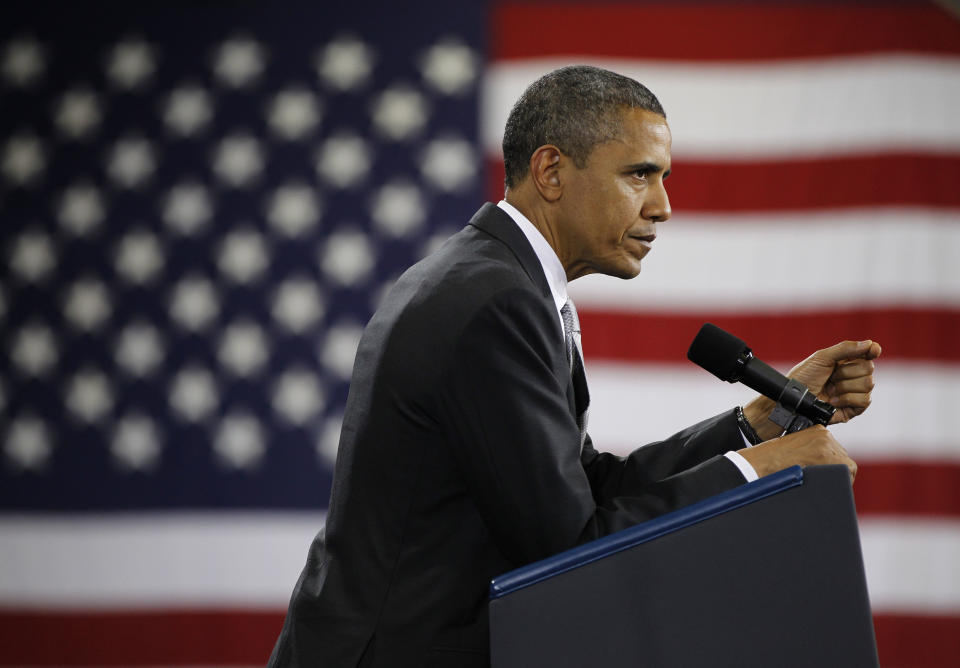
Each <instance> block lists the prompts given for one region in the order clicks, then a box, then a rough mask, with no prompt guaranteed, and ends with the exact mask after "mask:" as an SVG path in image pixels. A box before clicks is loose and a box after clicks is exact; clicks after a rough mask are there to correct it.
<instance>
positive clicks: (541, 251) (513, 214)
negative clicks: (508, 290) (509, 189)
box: [497, 199, 568, 314]
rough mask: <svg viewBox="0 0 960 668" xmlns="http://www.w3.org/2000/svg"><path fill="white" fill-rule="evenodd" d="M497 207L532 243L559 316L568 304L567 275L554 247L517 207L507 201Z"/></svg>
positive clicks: (501, 201) (502, 201)
mask: <svg viewBox="0 0 960 668" xmlns="http://www.w3.org/2000/svg"><path fill="white" fill-rule="evenodd" d="M497 206H498V207H500V208H501V209H503V210H504V211H505V212H506V213H507V215H508V216H510V218H511V219H513V222H515V223H516V224H517V227H519V228H520V231H521V232H523V236H525V237H526V238H527V241H529V242H530V246H532V247H533V252H534V253H536V255H537V259H538V260H540V266H541V267H543V274H544V276H546V277H547V284H548V285H549V286H550V294H551V295H553V301H554V304H555V305H556V307H557V314H559V313H560V309H561V308H563V305H564V304H566V303H567V299H568V297H567V273H566V272H565V271H564V270H563V265H562V264H560V258H558V257H557V254H556V252H554V250H553V247H552V246H550V244H549V243H548V242H547V239H546V237H544V236H543V234H542V233H541V232H540V230H538V229H537V228H536V227H535V226H534V224H533V223H531V222H530V220H529V219H528V218H527V217H526V216H524V215H523V214H522V213H520V211H519V210H518V209H517V207H515V206H513V205H512V204H510V203H509V202H508V201H507V200H505V199H504V200H500V202H498V203H497Z"/></svg>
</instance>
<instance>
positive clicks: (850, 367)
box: [830, 359, 876, 382]
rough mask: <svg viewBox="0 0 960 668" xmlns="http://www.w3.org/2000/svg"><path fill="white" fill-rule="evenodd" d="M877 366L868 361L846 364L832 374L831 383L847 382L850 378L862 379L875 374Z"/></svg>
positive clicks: (862, 360) (854, 361)
mask: <svg viewBox="0 0 960 668" xmlns="http://www.w3.org/2000/svg"><path fill="white" fill-rule="evenodd" d="M875 368H876V365H875V364H874V363H873V362H872V361H870V360H867V359H859V360H853V361H852V362H844V363H842V364H840V365H838V366H837V368H836V369H834V371H833V373H832V374H830V381H831V382H834V381H839V380H845V379H848V378H860V377H862V376H869V375H871V374H873V371H874V369H875Z"/></svg>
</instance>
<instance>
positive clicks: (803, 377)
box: [743, 340, 881, 440]
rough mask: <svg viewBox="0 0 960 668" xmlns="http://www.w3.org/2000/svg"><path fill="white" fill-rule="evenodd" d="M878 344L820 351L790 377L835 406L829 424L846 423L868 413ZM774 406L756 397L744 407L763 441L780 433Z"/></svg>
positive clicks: (848, 344)
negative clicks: (772, 419)
mask: <svg viewBox="0 0 960 668" xmlns="http://www.w3.org/2000/svg"><path fill="white" fill-rule="evenodd" d="M880 352H881V348H880V344H879V343H877V342H875V341H870V340H867V341H841V342H840V343H838V344H836V345H834V346H830V347H829V348H824V349H823V350H818V351H817V352H815V353H813V354H812V355H810V357H808V358H807V359H805V360H803V361H802V362H800V364H798V365H797V366H795V367H793V369H791V370H790V373H789V374H787V375H788V376H789V377H790V378H795V379H796V380H798V381H800V382H801V383H803V384H804V385H806V386H807V387H808V388H810V391H811V392H813V393H814V394H816V395H817V398H818V399H820V400H822V401H826V402H828V403H829V404H831V405H832V406H836V408H837V412H836V413H834V414H833V418H832V419H831V420H830V424H837V423H840V422H847V421H848V420H850V419H852V418H854V417H856V416H857V415H860V414H861V413H862V412H864V411H865V410H867V407H868V406H869V405H870V392H871V391H872V390H873V386H874V381H873V369H874V364H873V360H875V359H876V358H877V357H879V356H880ZM773 407H774V402H773V401H771V400H770V399H767V398H766V397H757V398H756V399H754V400H753V401H751V402H750V403H749V404H747V405H746V406H744V407H743V412H744V416H745V417H746V418H747V419H748V420H749V421H750V424H751V425H752V426H753V427H754V429H756V431H757V433H758V434H760V436H761V438H763V439H764V440H766V439H768V438H773V437H774V436H775V435H776V433H778V432H777V430H778V429H779V428H778V427H777V425H775V424H773V423H772V422H770V421H769V420H768V419H767V418H768V417H769V415H770V411H771V410H773Z"/></svg>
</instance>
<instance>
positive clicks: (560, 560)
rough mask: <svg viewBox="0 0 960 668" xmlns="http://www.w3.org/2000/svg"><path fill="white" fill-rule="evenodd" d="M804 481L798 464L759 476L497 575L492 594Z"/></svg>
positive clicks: (498, 595) (572, 566)
mask: <svg viewBox="0 0 960 668" xmlns="http://www.w3.org/2000/svg"><path fill="white" fill-rule="evenodd" d="M802 484H803V469H802V468H800V467H799V466H791V467H790V468H788V469H784V470H783V471H778V472H777V473H773V474H771V475H768V476H764V477H763V478H760V479H759V480H754V481H753V482H749V483H745V484H743V485H740V486H739V487H735V488H733V489H730V490H727V491H726V492H721V493H720V494H715V495H714V496H711V497H709V498H707V499H704V500H703V501H698V502H697V503H694V504H691V505H689V506H686V507H685V508H679V509H678V510H674V511H672V512H669V513H666V514H665V515H661V516H660V517H656V518H654V519H652V520H649V521H647V522H642V523H640V524H637V525H635V526H632V527H629V528H627V529H623V530H622V531H618V532H616V533H613V534H610V535H609V536H604V537H602V538H598V539H597V540H593V541H590V542H589V543H586V544H584V545H579V546H577V547H574V548H571V549H569V550H566V551H564V552H560V553H559V554H555V555H554V556H552V557H548V558H546V559H543V560H541V561H536V562H534V563H532V564H528V565H526V566H522V567H521V568H518V569H516V570H513V571H509V572H507V573H504V574H503V575H498V576H497V577H495V578H494V579H493V580H492V581H491V582H490V598H491V599H496V598H500V597H501V596H505V595H507V594H510V593H512V592H515V591H517V590H519V589H523V588H525V587H529V586H530V585H533V584H536V583H538V582H541V581H543V580H546V579H548V578H551V577H554V576H555V575H560V574H561V573H565V572H567V571H569V570H573V569H574V568H578V567H580V566H585V565H587V564H590V563H593V562H594V561H597V560H599V559H603V558H604V557H607V556H610V555H612V554H616V553H617V552H621V551H623V550H626V549H628V548H631V547H633V546H635V545H640V544H641V543H646V542H647V541H651V540H653V539H655V538H659V537H660V536H664V535H666V534H669V533H673V532H674V531H678V530H680V529H683V528H684V527H688V526H691V525H693V524H697V523H698V522H703V521H704V520H708V519H710V518H711V517H715V516H717V515H720V514H721V513H725V512H728V511H730V510H734V509H736V508H740V507H741V506H745V505H748V504H750V503H754V502H756V501H759V500H761V499H764V498H766V497H768V496H772V495H773V494H778V493H780V492H783V491H786V490H788V489H791V488H793V487H797V486H799V485H802Z"/></svg>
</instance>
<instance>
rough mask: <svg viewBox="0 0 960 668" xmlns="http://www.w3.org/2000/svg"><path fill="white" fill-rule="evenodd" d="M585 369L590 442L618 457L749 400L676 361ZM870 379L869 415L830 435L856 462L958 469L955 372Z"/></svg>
mask: <svg viewBox="0 0 960 668" xmlns="http://www.w3.org/2000/svg"><path fill="white" fill-rule="evenodd" d="M637 345H643V342H642V341H639V342H638V343H637ZM811 352H813V351H811ZM765 361H767V362H769V363H770V364H774V363H775V361H774V360H765ZM797 361H799V360H797ZM777 366H778V368H780V369H781V371H786V370H787V367H789V365H777ZM586 368H587V377H588V379H589V382H590V430H589V431H590V436H591V438H592V439H593V441H594V444H595V445H596V446H597V448H598V449H601V450H609V451H612V452H617V453H621V454H624V453H626V452H629V451H630V450H631V449H632V448H635V447H637V446H639V445H642V444H644V443H648V442H651V441H656V440H660V439H662V438H664V437H666V436H669V435H670V434H673V433H675V432H677V431H679V430H680V429H683V428H684V427H686V426H688V425H690V424H692V423H694V422H696V421H697V420H700V419H703V418H707V417H710V416H711V415H715V414H717V413H720V412H722V411H725V410H728V409H730V408H733V407H734V406H736V405H737V404H742V403H743V402H745V401H748V400H749V399H750V398H751V397H753V396H754V393H753V391H752V390H750V389H749V388H746V387H744V386H743V385H739V384H737V385H730V384H729V383H724V382H722V381H720V380H717V379H716V378H714V377H713V376H711V375H710V374H709V373H707V372H706V371H703V370H702V369H700V368H698V367H696V366H694V365H693V364H692V363H687V362H685V361H681V360H678V364H677V365H676V366H674V365H654V364H610V363H591V362H590V360H589V359H587V362H586ZM874 378H875V379H876V382H877V386H876V388H875V389H874V391H873V393H872V397H871V398H872V404H871V406H870V408H869V409H868V410H867V412H866V413H864V414H863V415H861V416H859V417H857V418H855V419H854V420H852V421H851V422H849V423H847V424H843V425H835V426H834V427H832V428H831V430H832V431H833V433H834V435H835V436H836V438H837V440H838V441H840V443H841V444H842V445H843V446H844V447H845V448H846V449H847V450H848V451H849V452H850V454H851V456H853V458H854V459H857V460H860V461H863V460H891V459H909V460H919V461H924V460H936V459H946V460H951V461H958V462H960V434H958V433H957V429H956V425H955V424H954V423H953V420H952V419H951V417H952V416H953V415H954V414H955V413H956V410H957V406H960V366H957V365H949V364H932V363H931V364H920V363H904V362H884V361H883V359H882V358H881V359H880V360H878V361H877V370H876V372H875V374H874ZM958 563H960V562H958Z"/></svg>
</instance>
